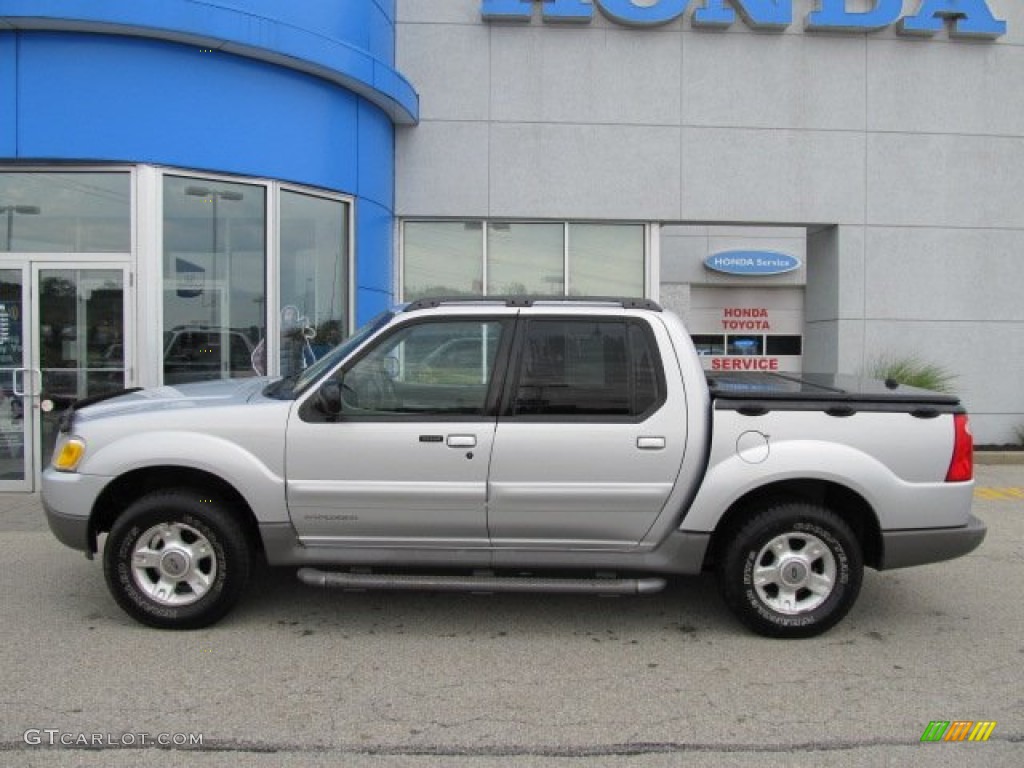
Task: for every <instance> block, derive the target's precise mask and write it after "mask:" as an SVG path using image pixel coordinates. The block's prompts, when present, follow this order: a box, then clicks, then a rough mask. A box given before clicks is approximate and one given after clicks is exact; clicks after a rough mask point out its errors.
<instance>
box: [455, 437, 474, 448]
mask: <svg viewBox="0 0 1024 768" xmlns="http://www.w3.org/2000/svg"><path fill="white" fill-rule="evenodd" d="M448 447H449V448H475V447H476V435H448Z"/></svg>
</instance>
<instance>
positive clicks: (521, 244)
mask: <svg viewBox="0 0 1024 768" xmlns="http://www.w3.org/2000/svg"><path fill="white" fill-rule="evenodd" d="M563 229H564V227H563V225H561V224H510V223H503V222H493V223H491V224H490V225H489V226H488V227H487V293H488V294H490V295H500V294H506V295H511V296H516V295H523V294H535V295H538V296H563V295H565V247H564V240H563V238H564V233H563Z"/></svg>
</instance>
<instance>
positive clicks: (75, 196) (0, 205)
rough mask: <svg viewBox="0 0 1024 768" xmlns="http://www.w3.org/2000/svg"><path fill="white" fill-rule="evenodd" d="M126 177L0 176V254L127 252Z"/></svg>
mask: <svg viewBox="0 0 1024 768" xmlns="http://www.w3.org/2000/svg"><path fill="white" fill-rule="evenodd" d="M131 240H132V237H131V176H130V174H128V173H50V172H44V171H39V172H36V171H15V172H9V173H0V252H3V253H127V252H128V251H130V250H131Z"/></svg>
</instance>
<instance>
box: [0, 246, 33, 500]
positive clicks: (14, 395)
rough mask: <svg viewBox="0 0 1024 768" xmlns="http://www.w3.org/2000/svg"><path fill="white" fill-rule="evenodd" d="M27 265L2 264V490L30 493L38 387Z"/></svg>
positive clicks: (0, 447) (0, 454)
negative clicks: (34, 397) (28, 320)
mask: <svg viewBox="0 0 1024 768" xmlns="http://www.w3.org/2000/svg"><path fill="white" fill-rule="evenodd" d="M26 273H27V268H26V266H25V265H24V264H17V263H10V262H0V491H30V490H32V487H33V476H32V450H31V446H32V441H31V436H32V434H33V428H32V419H33V416H34V411H33V409H32V408H31V407H26V405H27V404H29V403H30V402H31V393H32V392H33V391H34V388H35V386H36V383H37V382H36V379H35V376H34V372H33V371H32V369H31V366H30V365H29V363H30V360H31V355H30V349H29V343H28V342H29V334H27V333H26V328H27V325H26V322H25V318H26V315H27V314H28V313H27V312H26V311H25V307H26V305H25V298H26V295H27V292H26V288H27V285H28V280H27V279H26V276H27V275H26Z"/></svg>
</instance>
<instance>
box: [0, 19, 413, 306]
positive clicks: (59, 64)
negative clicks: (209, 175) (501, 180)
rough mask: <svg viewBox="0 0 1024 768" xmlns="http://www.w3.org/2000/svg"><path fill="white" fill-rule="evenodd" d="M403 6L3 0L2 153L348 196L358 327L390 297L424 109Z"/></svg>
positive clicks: (17, 157) (0, 72)
mask: <svg viewBox="0 0 1024 768" xmlns="http://www.w3.org/2000/svg"><path fill="white" fill-rule="evenodd" d="M394 13H395V7H394V0H293V2H288V3H285V2H281V0H205V2H195V1H194V0H160V2H156V3H150V2H138V0H104V2H101V3H99V2H95V0H0V160H3V159H10V160H38V161H40V162H48V161H54V160H73V161H87V162H89V161H99V162H112V161H114V162H129V163H155V164H166V165H173V166H179V167H184V168H195V169H199V170H209V171H217V172H224V173H237V174H243V175H247V176H258V177H266V178H274V179H281V180H285V181H292V182H296V183H300V184H309V185H314V186H318V187H323V188H326V189H330V190H335V191H338V192H343V193H346V194H350V195H353V196H354V197H355V198H356V210H355V217H356V254H355V258H356V270H357V271H356V283H357V315H358V318H357V319H358V320H359V321H360V322H361V321H362V320H364V319H366V318H367V317H369V316H370V315H372V314H373V313H375V312H376V311H378V310H379V309H380V308H381V307H383V306H385V305H387V304H388V303H389V302H390V301H391V298H392V297H391V287H392V284H393V281H392V253H393V250H394V249H393V243H392V238H393V231H394V226H393V209H394V122H403V123H410V122H415V120H416V116H417V115H416V113H417V109H418V105H417V100H416V95H415V92H414V91H413V90H412V88H411V86H409V84H408V83H407V82H406V81H405V79H404V78H402V76H401V75H399V74H398V73H397V72H395V71H394V69H393V62H394V37H395V36H394ZM54 28H56V30H57V31H54Z"/></svg>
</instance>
